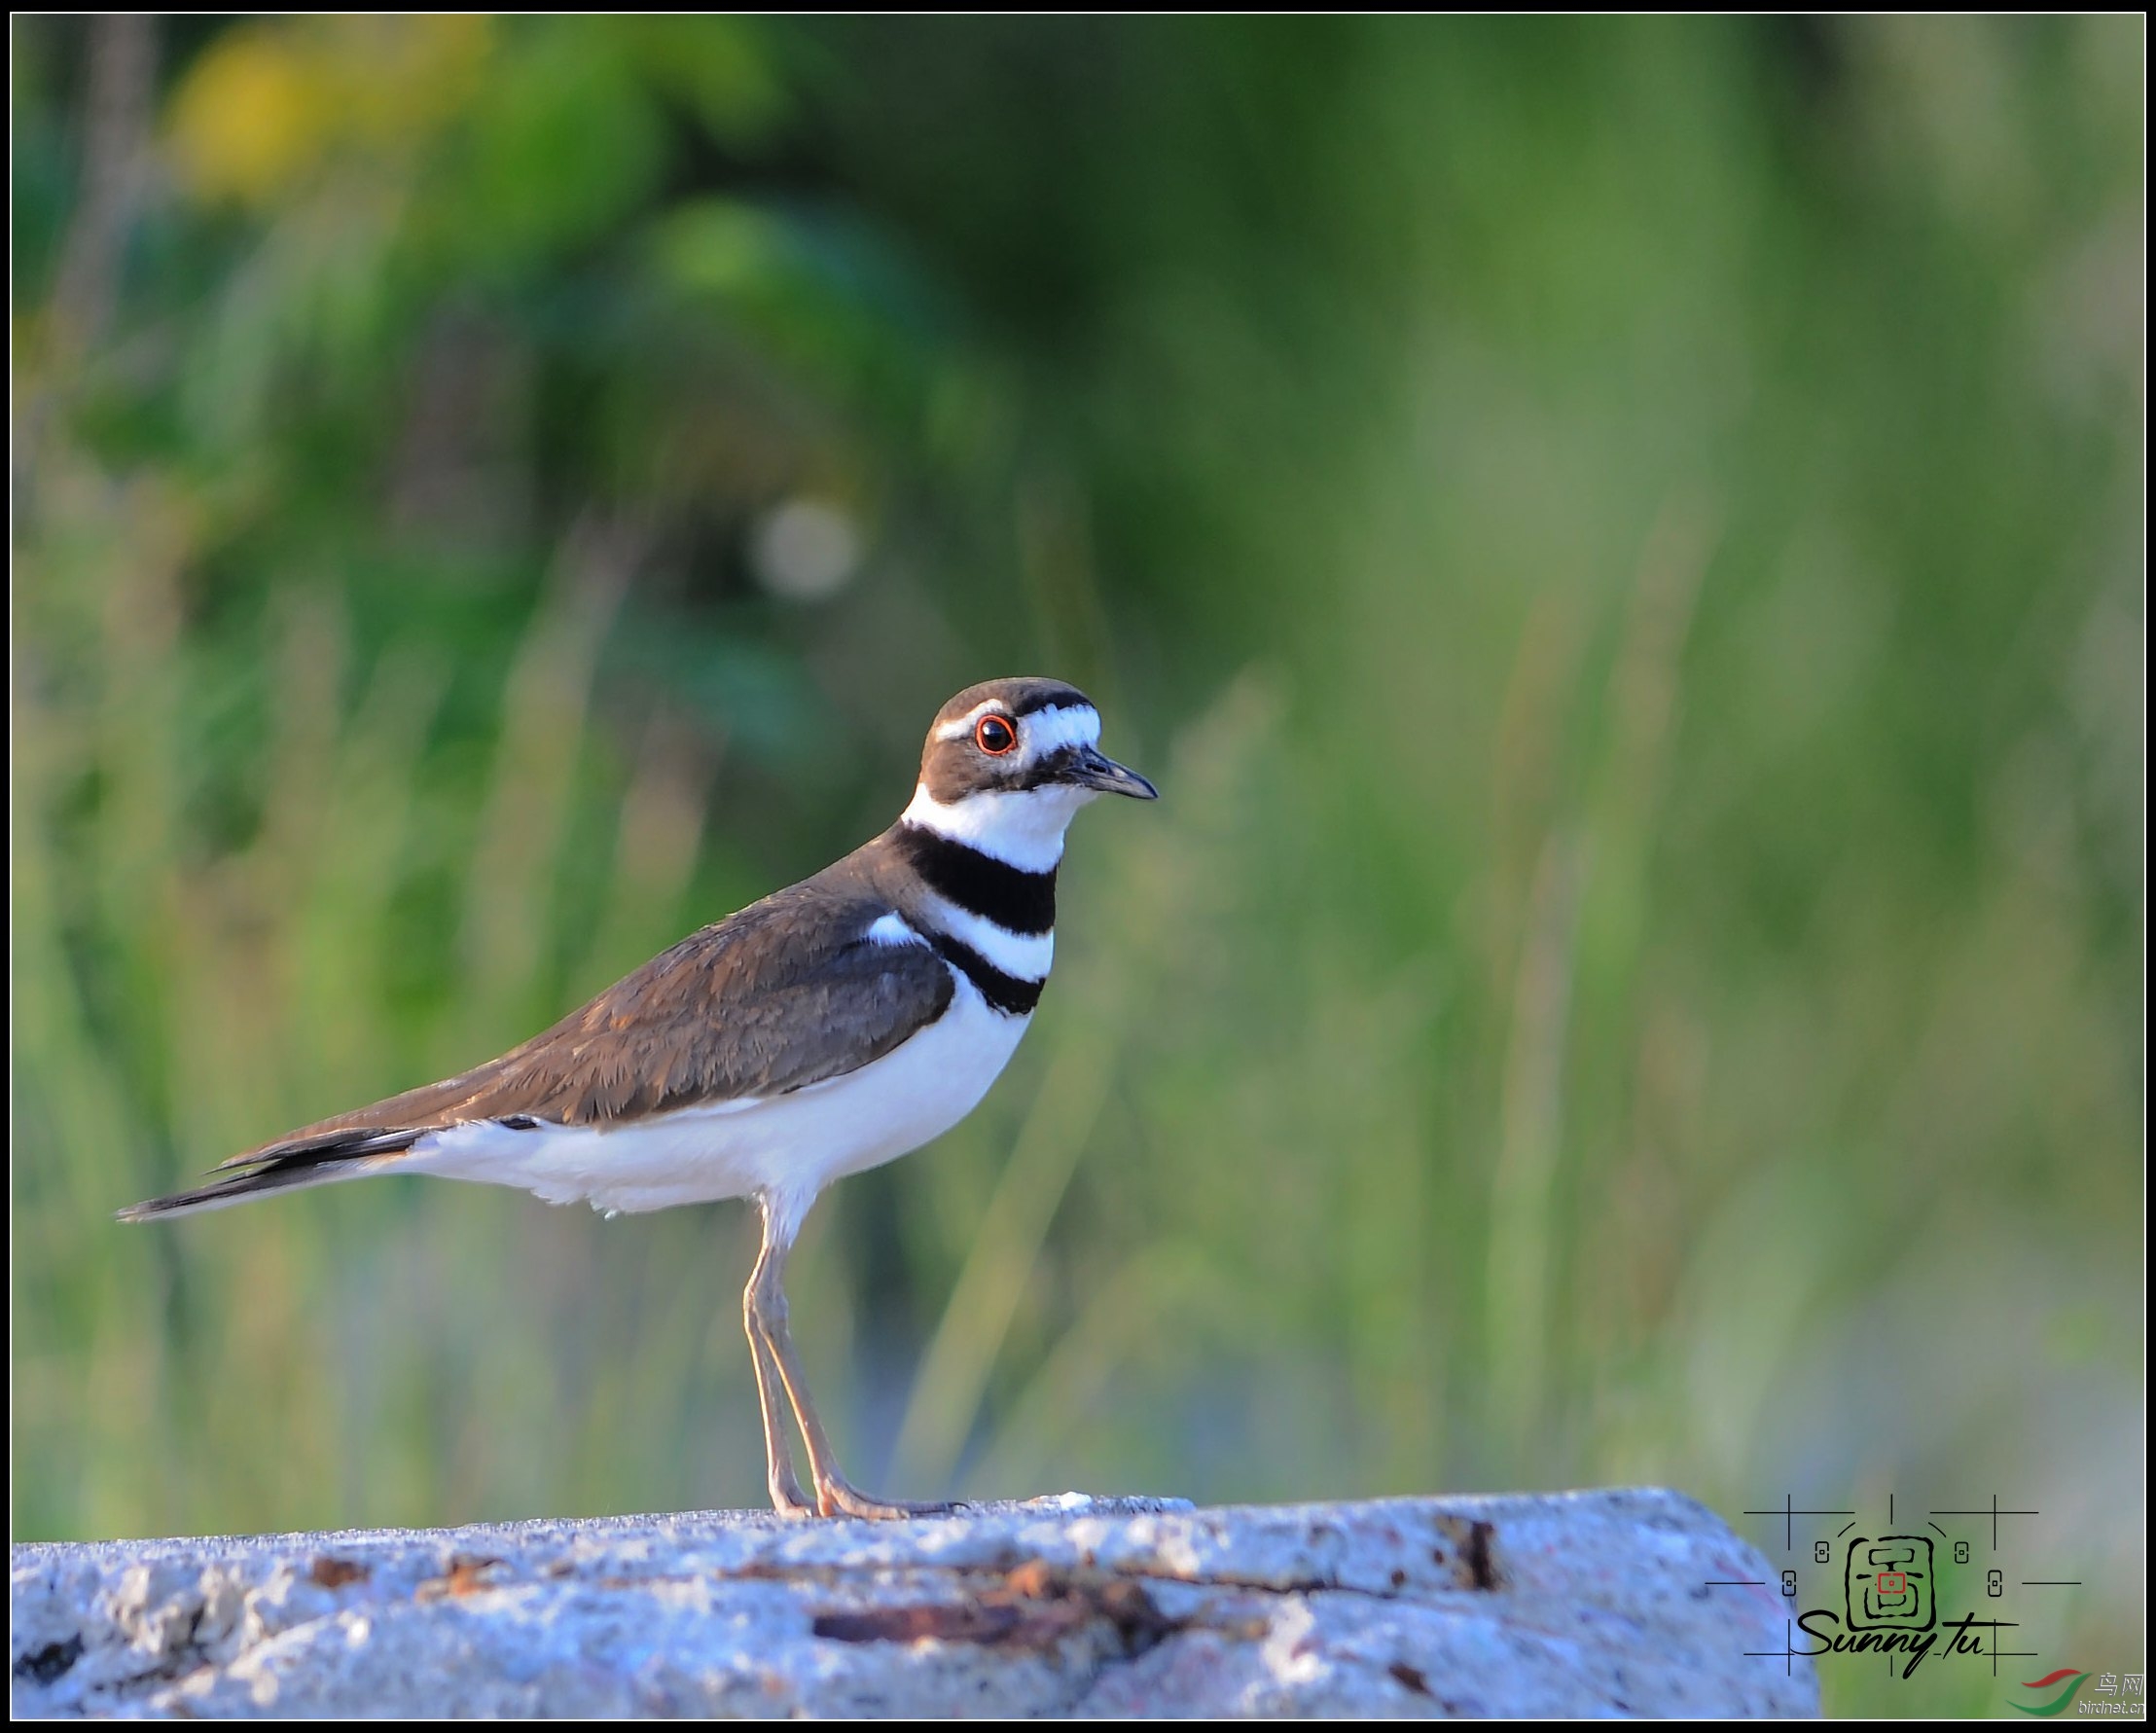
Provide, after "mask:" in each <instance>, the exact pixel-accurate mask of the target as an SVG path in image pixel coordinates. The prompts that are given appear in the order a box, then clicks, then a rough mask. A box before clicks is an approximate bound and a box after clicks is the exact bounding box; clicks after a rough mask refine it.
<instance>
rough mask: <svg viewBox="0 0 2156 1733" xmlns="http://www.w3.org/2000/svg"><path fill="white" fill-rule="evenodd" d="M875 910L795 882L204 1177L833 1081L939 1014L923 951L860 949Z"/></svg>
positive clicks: (941, 977)
mask: <svg viewBox="0 0 2156 1733" xmlns="http://www.w3.org/2000/svg"><path fill="white" fill-rule="evenodd" d="M890 912H891V910H890V905H889V904H888V903H886V902H883V901H881V900H880V899H879V898H875V897H872V896H857V895H842V894H835V893H834V892H832V891H830V890H828V889H823V888H821V887H819V886H818V885H816V883H815V882H814V881H810V882H809V883H808V884H805V885H795V886H794V887H793V888H791V889H789V890H782V891H780V892H778V893H777V894H776V895H775V896H770V897H766V898H765V899H764V900H763V901H762V902H760V903H755V904H752V905H751V906H750V907H748V908H746V909H743V910H742V911H741V912H740V913H739V914H737V915H734V916H730V917H729V918H728V919H727V920H725V921H720V922H719V923H718V924H717V925H716V926H707V927H705V928H703V929H702V930H701V932H695V933H691V934H690V935H689V936H688V937H687V938H686V939H683V940H682V941H681V943H680V944H678V945H676V946H674V947H673V948H672V949H671V950H669V951H665V952H663V953H661V954H660V955H659V956H658V957H653V958H652V960H651V961H649V962H647V963H646V964H644V966H643V967H642V968H640V969H638V970H637V971H636V972H635V973H634V974H632V975H629V976H628V977H627V978H625V979H624V980H621V981H618V982H616V983H615V984H614V985H613V986H612V987H609V988H608V989H607V990H606V991H605V992H604V993H600V994H599V995H598V997H596V998H594V999H593V1000H592V1002H591V1003H590V1004H588V1005H586V1006H584V1008H583V1009H581V1010H579V1011H573V1012H571V1013H570V1014H569V1015H568V1016H567V1017H564V1018H563V1019H562V1020H561V1021H560V1022H559V1023H557V1024H556V1025H555V1026H554V1027H553V1028H552V1029H548V1030H546V1031H545V1032H544V1033H542V1034H538V1035H534V1036H533V1037H532V1038H531V1039H530V1040H528V1041H526V1042H525V1043H524V1044H523V1045H522V1046H521V1047H518V1048H514V1049H512V1050H511V1051H510V1052H508V1053H505V1054H503V1055H502V1056H501V1058H499V1059H497V1060H493V1061H491V1062H489V1063H488V1064H486V1065H481V1066H479V1067H478V1068H477V1069H476V1070H470V1071H466V1072H464V1073H462V1074H461V1075H460V1076H455V1077H448V1078H445V1079H443V1081H441V1082H440V1083H429V1084H427V1085H426V1086H425V1087H423V1088H420V1089H413V1090H407V1091H406V1092H405V1093H404V1094H403V1095H398V1096H391V1097H390V1098H389V1099H388V1100H387V1101H377V1102H376V1103H375V1104H374V1105H373V1106H371V1107H361V1108H359V1109H358V1110H357V1111H356V1112H351V1113H341V1114H339V1115H337V1116H336V1117H335V1118H333V1119H325V1120H322V1121H320V1122H319V1123H318V1124H315V1125H309V1126H303V1127H301V1128H300V1129H299V1130H298V1131H294V1132H288V1133H286V1134H285V1135H284V1136H283V1137H277V1138H274V1139H272V1140H271V1141H270V1142H268V1143H265V1144H263V1145H262V1146H261V1147H260V1148H258V1149H254V1150H250V1151H249V1152H248V1153H246V1154H245V1155H235V1156H234V1157H233V1158H232V1159H231V1160H230V1161H227V1162H223V1163H220V1164H219V1166H220V1167H221V1168H231V1167H240V1166H244V1165H247V1164H250V1163H259V1162H261V1161H263V1160H264V1159H265V1158H266V1157H269V1156H285V1155H292V1154H299V1153H301V1152H304V1151H305V1150H306V1149H307V1148H308V1147H309V1146H313V1147H327V1146H332V1145H334V1146H338V1147H339V1148H340V1149H346V1148H350V1147H352V1146H353V1144H352V1139H351V1137H350V1134H352V1133H355V1132H359V1133H365V1132H380V1133H382V1134H385V1135H386V1134H392V1133H400V1132H401V1133H408V1134H409V1133H417V1132H425V1131H435V1130H439V1129H441V1128H443V1127H445V1126H449V1125H455V1124H458V1123H460V1122H462V1121H467V1120H476V1119H503V1120H515V1119H517V1118H520V1117H528V1118H530V1119H533V1120H547V1121H551V1122H553V1123H556V1124H560V1125H588V1124H590V1123H592V1122H593V1121H594V1120H599V1119H609V1118H616V1117H620V1116H623V1115H629V1116H635V1115H638V1114H643V1113H651V1112H657V1111H659V1110H661V1109H662V1108H667V1107H681V1106H689V1105H692V1104H694V1103H697V1102H700V1101H739V1100H742V1099H745V1098H753V1097H763V1096H774V1095H784V1094H786V1093H787V1092H788V1091H790V1090H796V1089H801V1088H804V1087H805V1086H807V1085H808V1084H810V1083H820V1082H822V1081H823V1080H824V1079H826V1078H828V1077H839V1076H844V1074H845V1073H846V1072H848V1071H851V1070H856V1069H858V1068H859V1067H860V1066H862V1065H867V1064H869V1063H870V1062H871V1061H872V1060H877V1059H880V1058H881V1057H882V1056H883V1055H884V1054H886V1053H888V1052H890V1051H891V1050H892V1049H893V1048H894V1047H896V1046H898V1045H899V1043H901V1042H902V1041H904V1040H906V1039H907V1037H909V1036H910V1035H912V1034H914V1033H915V1032H916V1031H917V1030H919V1029H922V1028H924V1027H926V1026H927V1025H928V1024H931V1023H933V1022H934V1021H935V1020H936V1019H937V1018H939V1017H941V1016H942V1015H943V1013H944V1011H945V1009H946V1007H948V1006H949V1005H950V1003H951V995H952V980H951V971H950V970H949V969H948V968H947V967H946V966H945V965H944V963H943V961H942V960H941V958H939V957H938V956H937V955H936V953H935V952H933V951H931V950H929V949H928V948H926V947H925V946H921V945H881V944H878V943H876V942H874V941H873V940H870V939H869V938H868V937H867V933H868V929H869V927H870V925H871V924H872V923H873V922H874V921H877V920H878V919H879V918H880V917H881V916H883V915H886V914H888V913H890ZM370 1141H372V1140H370ZM381 1146H383V1147H387V1146H389V1145H388V1142H387V1138H386V1136H385V1137H384V1139H383V1142H382V1144H381Z"/></svg>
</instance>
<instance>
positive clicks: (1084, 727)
mask: <svg viewBox="0 0 2156 1733" xmlns="http://www.w3.org/2000/svg"><path fill="white" fill-rule="evenodd" d="M1019 738H1020V739H1021V740H1024V742H1025V750H1026V753H1027V755H1028V756H1029V757H1033V758H1045V757H1046V756H1047V755H1048V754H1049V753H1051V752H1060V751H1061V750H1062V749H1063V748H1064V747H1065V746H1097V745H1098V744H1099V743H1100V712H1099V711H1098V710H1096V709H1095V708H1094V707H1093V705H1091V704H1050V705H1049V706H1048V707H1047V708H1046V709H1042V710H1035V711H1034V712H1033V713H1032V714H1031V715H1030V716H1023V717H1021V718H1020V719H1019Z"/></svg>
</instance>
